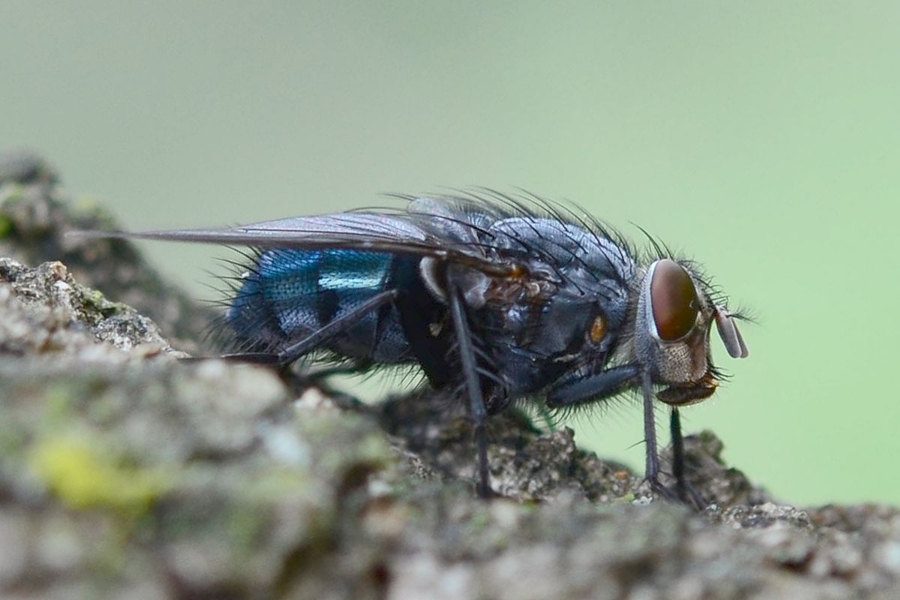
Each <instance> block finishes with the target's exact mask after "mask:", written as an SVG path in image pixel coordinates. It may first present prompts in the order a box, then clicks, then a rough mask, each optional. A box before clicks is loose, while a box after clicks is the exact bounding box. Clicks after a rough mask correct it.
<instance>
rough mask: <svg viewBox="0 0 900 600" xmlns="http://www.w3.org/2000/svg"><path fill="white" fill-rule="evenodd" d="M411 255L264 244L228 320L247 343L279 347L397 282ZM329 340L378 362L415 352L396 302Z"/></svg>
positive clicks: (339, 349) (341, 350) (333, 346)
mask: <svg viewBox="0 0 900 600" xmlns="http://www.w3.org/2000/svg"><path fill="white" fill-rule="evenodd" d="M408 263H409V261H408V260H407V261H402V260H399V259H398V257H397V256H396V255H391V254H385V253H380V252H367V251H363V250H348V249H334V250H284V249H272V250H265V251H263V252H261V253H260V255H259V257H258V258H257V260H256V262H255V264H254V265H252V267H251V270H250V272H249V273H247V274H246V275H244V276H243V282H242V284H241V286H240V289H239V290H238V292H237V294H236V295H235V298H234V300H233V301H232V303H231V306H230V307H229V309H228V311H227V313H226V316H225V321H226V323H227V324H228V325H229V327H230V328H231V329H232V330H233V331H234V332H235V334H236V336H237V338H238V341H239V344H241V343H243V344H244V346H245V347H244V348H242V349H244V350H251V351H257V352H277V351H279V350H282V349H284V348H286V347H288V346H290V345H291V344H293V343H296V342H299V341H301V340H303V339H304V338H306V337H307V336H309V335H311V334H312V333H314V332H316V331H319V330H320V329H322V328H323V327H324V326H326V325H328V324H329V323H331V322H332V321H334V320H335V319H340V318H342V317H343V316H345V315H347V314H348V313H351V312H353V310H354V309H355V308H356V307H357V306H359V304H360V303H362V302H365V301H366V300H368V299H370V298H372V297H373V296H375V295H376V294H378V293H380V292H383V291H385V290H387V289H391V288H393V287H395V279H396V276H397V273H396V270H397V269H398V268H403V269H409V268H415V266H414V265H410V264H408ZM246 340H253V342H254V343H253V347H252V348H246V345H247V343H246V342H245V341H246ZM325 347H326V348H327V349H328V350H331V351H332V352H334V353H337V354H339V355H341V356H344V357H348V358H353V359H365V360H372V361H375V362H379V363H400V362H408V361H411V360H413V359H414V357H413V356H411V354H410V350H409V344H408V342H407V340H406V336H405V334H404V330H403V327H402V326H401V323H400V316H399V313H398V310H397V308H396V306H395V305H394V304H386V305H384V306H382V307H381V308H380V309H379V310H377V311H372V312H370V313H369V314H366V315H365V316H363V317H361V318H360V319H359V320H358V321H357V322H356V323H355V324H353V325H352V326H350V327H349V328H348V329H347V330H346V331H344V332H342V333H341V334H340V335H339V336H338V337H337V338H335V339H334V340H332V341H331V342H329V343H327V344H325Z"/></svg>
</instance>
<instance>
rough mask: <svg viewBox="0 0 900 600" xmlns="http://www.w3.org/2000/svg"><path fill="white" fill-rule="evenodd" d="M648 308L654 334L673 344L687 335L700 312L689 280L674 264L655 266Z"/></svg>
mask: <svg viewBox="0 0 900 600" xmlns="http://www.w3.org/2000/svg"><path fill="white" fill-rule="evenodd" d="M650 306H651V308H652V311H653V323H654V324H655V325H656V334H657V335H658V336H659V338H660V339H661V340H664V341H666V342H673V341H675V340H678V339H681V338H683V337H684V336H686V335H687V334H688V333H690V331H691V329H693V327H694V324H695V323H696V322H697V314H698V313H699V312H700V299H699V298H698V297H697V288H695V287H694V282H693V281H692V280H691V276H690V275H688V273H687V271H685V269H684V267H682V266H681V265H679V264H678V263H677V262H675V261H674V260H670V259H668V258H663V259H661V260H658V261H657V262H656V265H655V267H654V268H653V275H652V279H651V280H650Z"/></svg>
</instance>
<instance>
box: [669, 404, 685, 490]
mask: <svg viewBox="0 0 900 600" xmlns="http://www.w3.org/2000/svg"><path fill="white" fill-rule="evenodd" d="M669 430H670V432H671V435H672V476H673V477H674V478H675V493H676V494H678V497H679V498H680V499H681V500H682V501H683V502H687V482H686V481H685V479H684V438H683V437H682V435H681V413H680V412H679V411H678V408H676V407H674V406H673V407H672V414H671V416H670V418H669Z"/></svg>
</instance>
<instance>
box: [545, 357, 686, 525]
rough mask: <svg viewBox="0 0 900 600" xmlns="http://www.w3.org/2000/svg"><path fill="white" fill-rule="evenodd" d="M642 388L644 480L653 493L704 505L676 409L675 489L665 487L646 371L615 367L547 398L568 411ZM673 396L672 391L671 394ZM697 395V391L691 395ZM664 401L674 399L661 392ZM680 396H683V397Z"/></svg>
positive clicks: (672, 425)
mask: <svg viewBox="0 0 900 600" xmlns="http://www.w3.org/2000/svg"><path fill="white" fill-rule="evenodd" d="M635 388H640V390H641V399H642V409H643V421H644V445H645V447H644V450H645V464H644V477H645V478H646V480H647V481H648V482H649V483H650V486H651V487H652V489H653V491H654V492H656V493H658V494H659V495H661V496H663V497H665V498H668V499H671V500H681V501H683V502H685V503H688V504H693V505H694V506H695V507H698V508H700V507H702V506H703V505H704V503H703V501H702V499H701V498H700V496H699V494H697V493H696V492H695V491H694V490H692V489H691V488H690V487H689V486H688V485H687V482H686V480H685V476H684V440H683V439H682V435H681V417H680V413H679V411H678V409H677V408H675V407H673V409H672V417H671V422H670V428H671V432H672V452H673V459H672V470H673V476H674V477H675V482H676V484H675V490H674V493H673V491H672V490H669V489H667V488H666V487H664V486H663V485H662V484H661V483H660V481H659V475H660V470H659V447H658V443H657V438H656V413H655V401H656V398H657V396H656V395H654V393H653V379H652V377H651V375H650V373H649V371H647V370H646V369H642V368H641V367H640V365H637V364H626V365H619V366H615V367H611V368H609V369H606V370H605V371H601V372H599V373H596V374H593V375H588V376H585V377H582V378H580V379H574V380H572V381H568V382H565V383H564V384H561V385H558V386H557V387H556V388H555V389H553V390H551V391H550V393H549V394H548V396H547V406H549V407H550V408H565V407H568V406H578V405H582V404H593V403H596V402H603V401H605V400H608V399H610V398H612V397H614V396H617V395H618V394H620V393H622V392H625V391H627V390H630V389H635ZM669 393H670V394H671V392H669ZM691 393H693V394H697V393H699V392H698V391H697V390H692V391H691V392H689V393H688V395H690V394H691ZM660 396H661V397H660V399H670V398H669V397H668V396H666V391H663V392H661V395H660ZM679 397H680V396H679Z"/></svg>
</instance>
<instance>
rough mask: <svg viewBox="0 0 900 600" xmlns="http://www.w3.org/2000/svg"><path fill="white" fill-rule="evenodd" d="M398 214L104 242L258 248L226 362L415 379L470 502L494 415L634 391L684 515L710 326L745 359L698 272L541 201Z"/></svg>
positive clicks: (439, 203) (484, 474)
mask: <svg viewBox="0 0 900 600" xmlns="http://www.w3.org/2000/svg"><path fill="white" fill-rule="evenodd" d="M402 198H403V199H405V200H407V201H408V204H407V205H406V208H405V209H404V210H387V209H384V210H366V211H353V212H345V213H336V214H327V215H320V216H308V217H295V218H289V219H282V220H276V221H266V222H262V223H255V224H251V225H244V226H239V227H231V228H224V229H182V230H171V231H148V232H137V233H126V232H112V233H102V234H100V235H104V236H111V237H124V238H136V239H151V240H171V241H183V242H205V243H214V244H226V245H234V246H248V247H251V248H254V249H255V254H254V255H253V257H252V259H251V260H250V264H249V265H248V268H247V272H246V273H245V275H244V276H243V277H242V278H241V280H240V281H239V283H238V284H237V285H235V287H234V293H233V296H232V297H231V298H230V300H229V303H228V308H227V310H226V312H225V314H224V317H223V322H224V324H225V326H226V328H227V329H228V331H229V332H230V337H231V339H232V348H231V350H232V351H233V354H231V355H229V356H232V357H238V358H244V359H247V360H252V361H256V362H266V363H272V364H277V365H282V366H286V365H290V364H292V363H294V362H296V361H297V360H299V359H301V358H303V357H306V356H307V355H310V354H313V355H315V357H321V356H322V355H323V354H324V355H325V356H327V357H328V358H329V359H330V360H332V361H335V360H336V361H338V362H339V363H340V364H342V365H343V366H345V367H347V368H348V369H349V370H351V371H353V370H357V371H362V370H365V369H368V368H370V367H373V366H390V365H411V364H413V365H418V366H419V367H420V368H421V370H422V371H423V372H424V374H425V376H426V378H427V379H428V381H429V382H430V383H431V385H432V386H433V387H435V388H439V389H450V390H454V391H457V392H459V391H461V392H462V394H461V395H462V396H463V397H464V398H465V399H466V401H467V403H468V409H469V413H470V415H471V418H472V420H473V421H474V426H475V445H476V451H477V467H478V474H477V487H478V492H479V494H480V495H482V496H488V495H490V494H491V487H490V474H489V470H488V460H487V437H486V432H485V424H486V421H487V419H488V418H489V417H490V416H491V415H494V414H497V413H499V412H501V411H503V410H504V409H506V408H508V407H509V406H511V405H513V404H514V403H517V402H520V401H523V400H526V399H533V398H539V399H542V400H543V402H544V404H545V405H546V407H548V408H550V409H570V408H574V407H581V406H589V405H592V404H596V403H600V402H604V401H607V400H609V399H610V398H613V397H615V396H619V395H621V394H623V393H626V392H629V391H635V392H638V393H639V395H640V396H641V398H642V401H643V412H644V439H645V442H646V466H645V475H646V478H647V480H648V481H649V482H650V483H651V485H652V486H653V487H654V488H655V489H657V490H658V491H661V492H664V493H667V494H670V493H671V492H669V491H668V490H665V489H663V488H662V486H661V485H660V483H659V475H660V467H659V458H658V449H657V441H656V426H655V425H656V424H655V416H654V406H655V403H656V402H657V401H659V402H662V403H664V404H666V405H668V406H669V407H670V408H671V419H670V428H671V434H672V443H673V448H674V457H675V459H674V461H673V475H674V476H675V479H676V490H675V494H677V495H678V496H679V497H680V498H682V499H685V500H687V499H688V490H687V487H686V484H685V479H684V457H683V450H682V448H683V446H682V434H681V423H680V413H679V410H680V408H681V407H682V406H686V405H689V404H693V403H696V402H700V401H702V400H704V399H706V398H708V397H710V396H711V395H712V394H713V393H714V392H715V390H716V387H717V386H718V383H719V380H720V378H721V374H720V372H719V371H718V370H717V369H716V368H715V366H714V365H713V363H712V356H711V353H710V345H709V337H710V331H711V330H712V326H713V324H715V327H716V330H717V331H718V334H719V337H720V338H721V339H722V341H723V343H724V345H725V349H726V350H727V351H728V353H729V354H730V355H731V356H732V357H734V358H744V357H746V356H747V347H746V345H745V344H744V340H743V338H742V337H741V334H740V332H739V331H738V328H737V323H736V320H738V319H740V318H741V316H740V315H739V314H735V313H731V312H729V310H728V309H727V307H726V305H725V301H724V299H723V298H721V297H719V296H718V295H717V294H716V293H715V292H714V290H713V287H712V285H711V284H710V282H709V281H708V280H707V279H706V278H705V277H704V276H703V275H702V274H701V273H700V271H699V269H698V268H697V267H696V265H695V264H694V263H692V262H690V261H686V260H681V259H678V258H675V257H673V256H670V255H669V253H668V252H667V251H666V250H665V249H664V248H662V247H660V246H658V245H656V244H654V251H655V253H654V254H653V255H652V256H649V257H646V258H642V257H640V256H639V255H638V253H637V252H636V251H635V249H634V247H633V246H632V245H631V244H630V243H629V242H628V241H627V240H626V239H625V238H624V237H622V236H621V235H620V234H618V233H617V232H615V231H613V230H612V229H610V228H608V227H606V226H605V225H603V224H602V223H601V222H600V221H598V220H596V219H592V218H590V217H583V216H578V215H576V214H575V213H574V212H571V211H569V210H567V209H564V208H561V207H560V206H558V205H555V204H552V203H550V202H547V201H544V200H541V199H538V198H533V199H528V200H520V199H517V198H511V197H507V196H502V195H499V194H495V193H490V194H489V197H478V196H468V197H461V196H432V197H412V196H404V197H402Z"/></svg>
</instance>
